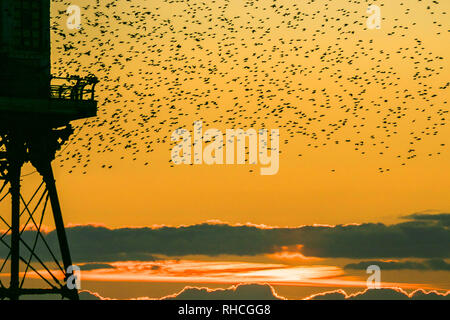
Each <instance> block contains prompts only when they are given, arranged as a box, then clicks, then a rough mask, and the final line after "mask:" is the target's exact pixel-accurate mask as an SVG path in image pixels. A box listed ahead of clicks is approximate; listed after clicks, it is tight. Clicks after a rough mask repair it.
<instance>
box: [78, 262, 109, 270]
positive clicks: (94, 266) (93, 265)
mask: <svg viewBox="0 0 450 320" xmlns="http://www.w3.org/2000/svg"><path fill="white" fill-rule="evenodd" d="M80 269H81V270H84V271H89V270H98V269H115V267H114V266H113V265H111V264H108V263H85V264H83V265H81V266H80Z"/></svg>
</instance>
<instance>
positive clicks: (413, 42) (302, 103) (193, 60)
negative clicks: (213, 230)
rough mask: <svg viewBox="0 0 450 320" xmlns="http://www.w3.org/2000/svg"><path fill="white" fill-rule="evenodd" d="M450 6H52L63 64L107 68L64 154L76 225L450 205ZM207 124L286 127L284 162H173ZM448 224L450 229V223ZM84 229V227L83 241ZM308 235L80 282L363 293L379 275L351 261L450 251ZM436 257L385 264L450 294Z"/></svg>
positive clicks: (398, 276) (302, 218)
mask: <svg viewBox="0 0 450 320" xmlns="http://www.w3.org/2000/svg"><path fill="white" fill-rule="evenodd" d="M69 4H76V5H79V6H80V7H81V9H82V11H81V17H82V20H81V26H82V27H81V29H80V30H68V29H67V27H66V26H65V24H66V20H67V17H68V15H67V14H66V12H65V9H66V8H67V6H68V5H69ZM369 4H376V5H378V6H379V7H380V8H381V17H382V23H381V28H380V29H373V30H370V29H368V28H367V27H366V20H367V18H368V16H369V15H368V14H367V12H366V9H367V6H368V5H369ZM449 9H450V2H448V1H437V2H436V1H428V0H423V1H419V0H411V1H409V0H408V1H382V0H380V1H370V2H369V1H327V0H316V1H287V0H286V1H285V0H277V1H273V0H260V1H250V0H249V1H225V0H215V1H207V2H202V1H163V0H155V1H144V0H131V1H126V0H118V1H104V0H99V1H94V0H92V1H78V0H75V1H70V3H69V2H67V1H65V0H63V1H52V8H51V13H52V21H51V25H52V73H53V74H59V75H66V74H80V75H87V74H89V73H93V74H95V75H96V76H97V77H98V78H99V80H100V83H99V84H98V86H97V88H96V89H97V95H98V96H97V100H98V102H99V112H98V117H97V118H96V119H89V120H87V121H86V122H85V121H84V120H81V121H77V122H76V123H75V125H76V127H75V135H74V136H73V137H72V140H71V141H70V142H69V143H68V144H67V145H66V146H64V147H63V150H62V151H61V153H60V154H59V156H58V157H57V159H56V160H55V161H54V168H55V174H56V180H57V185H58V188H59V192H60V199H61V202H62V207H63V215H64V222H65V224H66V225H68V226H72V227H73V226H84V225H88V224H93V225H95V226H103V227H105V228H108V230H109V229H115V230H116V229H120V228H124V227H133V228H134V227H135V228H140V227H152V228H158V227H161V226H170V227H173V228H177V227H180V226H194V227H193V229H195V226H196V225H198V224H202V223H205V222H207V221H214V222H211V223H212V224H220V223H224V224H227V225H228V224H229V225H230V226H236V225H246V224H247V225H251V226H255V225H256V226H257V227H258V228H260V229H261V230H266V229H267V228H269V229H270V228H275V227H280V228H295V227H299V226H304V225H328V226H333V225H346V224H361V223H382V224H384V225H389V226H394V225H397V224H398V225H399V226H400V224H401V223H403V222H405V221H409V220H408V219H409V218H407V219H406V220H405V218H404V217H405V216H408V215H412V214H415V213H421V214H429V215H436V214H444V213H448V212H450V202H449V199H450V170H449V169H448V168H449V164H450V153H449V152H448V145H449V143H450V141H449V140H450V139H449V137H450V128H449V126H448V97H449V95H448V86H449V85H448V84H449V81H450V80H449V70H448V59H449V58H450V57H449V52H450V41H449V40H450V39H449V31H450V28H449V21H450V20H449V19H448V11H449ZM196 120H202V121H203V126H204V130H206V129H208V128H217V129H219V130H221V131H223V132H225V130H226V129H233V128H241V129H248V128H254V129H263V128H266V129H279V130H280V150H281V153H280V156H279V157H280V158H279V159H280V160H279V162H280V164H279V172H278V173H277V174H276V175H272V176H263V175H260V174H259V169H260V167H261V165H259V164H257V165H249V164H245V165H206V164H204V165H173V163H171V162H170V152H171V149H172V148H173V146H174V145H175V143H173V142H171V141H170V135H171V133H172V132H173V131H174V130H175V129H177V128H185V129H187V130H189V131H191V132H192V129H193V122H194V121H196ZM33 170H34V169H33V168H32V167H31V166H30V167H25V168H24V171H23V173H24V174H27V173H31V172H33ZM39 179H40V177H39V176H38V174H31V175H28V176H25V177H24V182H25V181H27V183H30V185H35V184H37V183H39ZM24 187H25V186H24ZM25 188H26V187H25ZM28 192H31V189H29V191H28ZM411 219H412V220H414V221H415V222H417V223H419V222H420V221H421V220H420V219H421V218H411ZM411 219H410V220H411ZM439 219H440V218H439ZM412 220H411V221H412ZM433 221H434V220H433ZM436 221H437V220H436ZM441 221H444V220H441ZM415 222H414V223H415ZM411 223H413V222H411ZM433 223H434V222H433ZM47 225H48V228H49V230H51V229H52V225H51V223H50V221H48V223H47ZM427 226H428V225H427ZM433 227H435V228H441V229H439V230H440V231H439V232H441V231H442V234H443V237H444V239H449V238H448V225H446V224H445V222H436V225H433ZM183 230H184V229H183ZM283 230H284V231H283V232H285V231H286V230H285V229H283ZM402 230H403V229H402ZM433 230H434V229H433ZM286 232H287V231H286ZM302 232H303V231H302ZM361 236H362V237H363V236H364V235H363V234H361ZM190 237H191V235H190V234H189V235H188V236H186V238H185V239H184V240H183V241H184V242H183V243H184V244H186V243H187V244H186V247H189V246H190V244H189V243H191V242H190V241H191V238H190ZM192 237H194V236H192ZM230 237H233V235H230ZM75 238H76V236H72V237H71V233H70V232H69V241H70V245H71V248H74V247H76V248H75V251H77V250H78V249H77V248H78V247H77V244H76V241H74V240H73V239H75ZM71 239H72V240H71ZM76 239H78V238H76ZM152 239H153V238H152ZM155 239H160V238H155ZM161 239H166V238H161ZM336 239H340V238H336ZM92 241H94V242H95V241H97V240H96V238H93V239H92ZM155 241H156V240H155ZM161 241H163V240H161ZM211 241H214V240H211ZM336 241H337V242H339V240H336ZM387 241H388V240H387ZM203 242H208V238H205V239H204V240H203ZM244 242H245V241H244ZM413 242H414V241H413ZM180 243H181V240H180ZM195 243H197V242H195V241H194V242H192V246H195ZM200 243H201V241H200ZM212 243H213V244H214V243H215V242H212ZM369 243H370V242H369ZM380 243H381V242H380ZM386 243H388V242H386ZM177 245H178V242H177ZM216 245H217V246H218V247H220V246H221V243H217V244H216ZM298 245H299V246H295V245H294V243H291V242H289V243H286V244H285V243H282V242H279V243H278V242H277V243H276V246H277V249H276V250H272V249H270V250H267V251H257V252H256V253H254V254H250V253H248V254H247V253H245V254H243V253H235V252H233V251H224V252H216V253H214V254H209V253H205V252H206V251H202V250H200V249H199V250H197V251H196V250H194V249H193V250H192V252H184V251H183V252H180V253H178V252H177V251H176V250H172V248H171V249H170V250H172V251H167V253H165V252H164V251H163V250H162V251H161V252H159V251H158V252H153V251H151V250H150V249H149V250H148V251H147V253H148V254H151V255H153V256H156V257H157V259H153V260H148V261H143V260H142V259H141V260H140V261H126V259H125V261H120V259H115V260H113V261H108V259H106V258H105V260H102V261H92V259H90V260H89V259H87V258H86V260H85V261H79V262H80V263H94V262H98V263H106V264H108V268H106V269H102V268H99V269H98V268H95V269H93V270H90V271H85V273H83V276H82V279H83V280H82V281H83V289H88V290H90V291H92V292H98V293H99V294H100V295H101V296H103V297H112V298H136V297H150V298H160V297H163V296H167V295H170V294H174V293H176V292H178V291H180V290H182V289H183V288H184V287H185V286H186V285H190V286H204V287H208V288H219V287H220V288H228V287H229V286H231V285H236V284H239V283H246V282H258V283H270V284H271V285H272V286H273V287H274V288H275V291H276V292H277V293H278V294H279V295H281V296H283V297H287V298H304V297H306V296H309V295H311V294H314V293H319V292H323V291H327V290H335V289H340V288H343V289H346V291H347V292H355V291H360V290H363V289H364V288H365V283H366V279H367V274H366V273H365V269H349V268H344V267H345V266H346V265H348V264H351V263H358V262H360V261H372V260H383V261H396V262H401V261H415V262H419V263H425V264H426V263H428V262H426V261H428V260H427V259H435V258H436V259H441V260H442V261H443V262H444V263H447V261H448V258H450V257H449V256H448V254H449V253H448V250H447V251H445V248H444V249H443V250H444V251H442V252H441V251H439V252H437V251H436V252H437V253H436V255H435V256H431V254H430V256H426V255H425V254H422V253H420V254H415V253H414V252H413V250H412V251H411V252H412V253H411V254H410V255H407V254H405V255H396V254H391V255H389V254H386V256H383V254H381V253H380V254H378V253H377V254H376V255H375V254H374V255H373V256H371V254H369V253H368V254H367V255H366V256H364V254H363V253H361V254H358V255H356V254H355V255H352V254H342V255H337V254H336V255H333V254H325V253H323V251H320V250H319V249H317V248H316V247H314V248H312V245H310V247H308V244H304V243H303V242H302V241H299V243H298ZM303 245H304V246H303ZM373 245H374V246H377V245H378V242H376V241H375V243H374V244H373ZM383 245H384V246H386V247H388V246H389V245H388V244H383ZM443 245H445V244H443ZM243 246H245V244H243ZM392 246H395V243H394V244H393V245H392ZM411 246H414V244H411ZM444 247H445V246H444ZM80 250H81V249H80ZM99 250H101V249H99ZM168 250H169V249H168ZM315 250H316V251H315ZM386 250H387V249H386ZM188 251H189V250H188ZM369 251H370V250H369ZM249 252H250V251H249ZM327 252H328V251H327ZM346 252H347V251H346ZM349 252H351V250H349ZM362 252H363V251H362ZM380 252H383V250H382V249H380ZM316 253H317V256H315V254H316ZM75 256H76V254H75ZM445 259H447V260H445ZM75 260H76V258H75ZM144 260H145V259H144ZM430 263H431V262H430ZM424 268H425V269H421V270H420V269H419V270H418V269H396V270H386V271H383V269H382V281H383V282H384V285H385V286H388V287H389V286H400V287H402V288H404V289H405V290H407V291H408V292H410V291H411V290H414V289H418V288H424V289H438V290H440V291H441V292H443V291H445V290H449V289H450V282H449V279H450V277H449V271H448V270H449V269H447V270H445V267H444V268H441V269H439V268H437V269H436V268H434V269H433V268H431V267H429V269H427V268H428V267H424ZM447 268H448V263H447ZM83 277H84V278H83Z"/></svg>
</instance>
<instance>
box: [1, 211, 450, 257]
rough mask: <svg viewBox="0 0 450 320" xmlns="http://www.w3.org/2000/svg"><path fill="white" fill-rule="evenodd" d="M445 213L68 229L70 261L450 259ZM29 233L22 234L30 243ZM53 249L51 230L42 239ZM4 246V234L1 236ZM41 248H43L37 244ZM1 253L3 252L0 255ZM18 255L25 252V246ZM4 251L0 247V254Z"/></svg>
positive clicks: (53, 236)
mask: <svg viewBox="0 0 450 320" xmlns="http://www.w3.org/2000/svg"><path fill="white" fill-rule="evenodd" d="M448 216H449V214H438V215H427V219H425V218H424V217H422V215H412V216H409V219H410V220H409V221H406V222H403V223H398V224H393V225H385V224H382V223H364V224H360V225H337V226H334V227H333V226H301V227H296V228H260V227H256V226H250V225H243V226H231V225H228V224H207V223H204V224H198V225H192V226H180V227H162V228H120V229H109V228H106V227H99V226H90V225H86V226H76V227H70V228H67V236H68V238H69V242H70V247H71V252H72V255H73V260H74V261H75V262H77V263H79V262H108V261H126V260H140V261H149V260H150V261H151V260H155V259H157V258H156V257H155V255H166V256H172V257H174V256H183V255H195V254H199V255H209V256H216V255H220V254H230V255H241V256H243V255H258V254H266V253H273V252H276V251H279V250H280V248H281V247H283V246H296V245H301V246H302V249H301V252H302V254H304V255H306V256H314V257H324V258H355V259H385V258H423V259H434V258H439V259H445V258H449V257H450V245H449V243H450V230H449V227H448V226H446V225H445V224H444V223H442V221H446V219H447V218H446V217H448ZM34 234H35V233H34V232H33V231H26V232H25V233H24V237H25V239H29V241H28V243H32V237H33V236H34ZM46 239H47V241H48V242H49V244H50V246H51V247H54V248H56V244H57V238H56V233H55V232H54V231H52V232H50V233H48V234H47V235H46ZM5 240H6V241H7V242H8V241H9V239H8V236H7V237H5ZM41 246H42V244H41ZM2 250H3V251H2ZM22 250H23V251H22V252H26V251H27V250H26V249H25V248H23V249H22ZM5 252H6V250H5V248H4V247H3V248H2V247H0V254H5Z"/></svg>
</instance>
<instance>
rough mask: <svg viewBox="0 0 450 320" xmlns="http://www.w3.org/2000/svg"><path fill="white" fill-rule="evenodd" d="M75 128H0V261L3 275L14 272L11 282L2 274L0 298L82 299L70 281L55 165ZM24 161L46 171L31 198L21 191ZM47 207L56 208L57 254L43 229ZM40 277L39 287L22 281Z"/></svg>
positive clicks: (54, 216) (48, 209)
mask: <svg viewBox="0 0 450 320" xmlns="http://www.w3.org/2000/svg"><path fill="white" fill-rule="evenodd" d="M72 133H73V130H72V127H71V126H70V124H67V125H65V126H62V127H59V128H57V129H55V128H52V127H46V126H44V127H39V128H36V127H31V128H30V127H28V128H26V129H22V130H19V128H18V127H17V126H14V125H12V126H8V127H7V128H6V129H5V128H3V127H2V129H0V181H3V183H2V184H1V187H0V205H2V206H1V207H0V220H1V221H0V225H1V224H3V225H2V226H1V227H0V230H3V232H2V233H1V236H0V247H3V248H2V249H3V250H1V249H0V252H2V253H3V252H5V256H4V257H3V254H2V258H3V261H1V262H0V263H1V265H0V275H7V274H9V277H10V283H9V287H7V286H6V285H7V284H5V283H3V282H1V280H4V279H5V277H2V278H0V298H1V299H5V298H9V299H12V300H16V299H18V298H19V297H20V296H21V295H33V294H50V293H57V294H60V295H61V296H62V297H63V298H69V299H78V292H77V290H76V289H72V290H70V289H69V288H68V287H67V283H66V282H67V280H68V279H69V277H70V276H72V275H73V274H72V271H71V269H70V268H69V266H71V265H72V260H71V256H70V252H69V247H68V242H67V237H66V233H65V229H64V223H63V219H62V214H61V207H60V204H59V199H58V194H57V191H56V185H55V179H54V176H53V170H52V167H51V162H52V160H53V159H54V157H55V153H56V151H57V150H59V149H60V148H61V145H62V144H64V142H66V141H67V139H68V138H69V136H70V135H71V134H72ZM26 162H30V163H31V164H32V165H33V166H34V167H35V168H36V170H37V171H38V172H39V173H40V175H41V176H42V181H41V182H40V184H39V185H38V186H37V188H36V189H35V191H34V192H33V194H32V195H31V197H29V198H28V199H25V197H24V196H23V195H22V193H21V186H20V183H21V168H22V166H23V165H24V164H25V163H26ZM8 186H9V188H8ZM8 201H10V203H7V206H8V204H9V208H8V209H7V210H3V204H4V203H5V202H8ZM6 211H9V212H8V213H6ZM49 211H52V213H53V220H54V224H55V230H56V234H57V240H58V241H57V242H58V246H59V252H58V254H57V253H56V250H54V248H52V247H51V245H50V243H49V241H48V239H47V237H46V234H45V233H44V232H43V221H44V217H45V215H46V213H47V214H48V212H49ZM59 256H60V257H61V259H59V258H58V257H59ZM61 260H62V261H61ZM61 262H62V263H61ZM7 267H9V272H8V270H7V269H8V268H7ZM36 278H38V279H40V280H41V282H42V285H40V286H39V287H38V288H26V287H25V286H24V285H25V283H26V280H27V279H36Z"/></svg>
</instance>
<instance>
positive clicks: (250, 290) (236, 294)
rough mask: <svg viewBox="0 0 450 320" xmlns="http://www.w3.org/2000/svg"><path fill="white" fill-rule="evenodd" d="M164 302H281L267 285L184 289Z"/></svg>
mask: <svg viewBox="0 0 450 320" xmlns="http://www.w3.org/2000/svg"><path fill="white" fill-rule="evenodd" d="M162 299H164V300H281V299H283V298H281V297H279V296H278V295H277V294H276V293H275V290H274V289H273V288H272V287H271V286H270V285H268V284H240V285H238V286H233V287H230V288H227V289H208V288H197V287H186V288H184V289H183V290H182V291H180V292H179V293H177V294H174V295H171V296H167V297H164V298H162Z"/></svg>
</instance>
